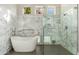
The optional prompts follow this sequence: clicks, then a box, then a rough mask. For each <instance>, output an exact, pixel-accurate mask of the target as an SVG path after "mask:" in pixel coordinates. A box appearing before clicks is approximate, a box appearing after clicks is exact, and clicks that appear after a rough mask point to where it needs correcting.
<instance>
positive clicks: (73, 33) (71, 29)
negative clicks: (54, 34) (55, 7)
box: [61, 4, 77, 54]
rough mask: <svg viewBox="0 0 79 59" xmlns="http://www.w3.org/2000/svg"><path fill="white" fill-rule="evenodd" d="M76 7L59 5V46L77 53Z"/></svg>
mask: <svg viewBox="0 0 79 59" xmlns="http://www.w3.org/2000/svg"><path fill="white" fill-rule="evenodd" d="M76 7H77V5H75V4H73V5H72V4H70V5H61V34H62V35H61V36H62V37H61V38H62V40H61V45H62V46H63V47H65V48H66V49H67V50H69V51H70V52H71V53H73V54H76V53H77V8H76Z"/></svg>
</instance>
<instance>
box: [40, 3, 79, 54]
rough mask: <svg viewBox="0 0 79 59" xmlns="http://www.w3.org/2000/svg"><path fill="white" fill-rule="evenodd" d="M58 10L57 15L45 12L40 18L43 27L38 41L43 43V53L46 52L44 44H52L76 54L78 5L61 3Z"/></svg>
mask: <svg viewBox="0 0 79 59" xmlns="http://www.w3.org/2000/svg"><path fill="white" fill-rule="evenodd" d="M56 8H58V7H56ZM59 12H60V14H59V15H52V16H51V15H47V14H46V15H44V16H43V17H42V18H41V19H42V27H43V28H42V34H41V36H40V38H41V39H40V43H41V44H42V45H43V47H42V48H43V54H46V51H47V48H46V46H50V47H51V46H52V45H61V46H62V47H64V48H66V49H67V50H68V51H70V52H71V53H72V54H77V40H78V35H77V33H78V32H77V31H78V29H77V27H78V26H77V21H78V20H77V13H78V7H77V5H76V4H63V5H60V10H59ZM51 50H52V48H51ZM52 53H53V52H52ZM49 54H50V53H49Z"/></svg>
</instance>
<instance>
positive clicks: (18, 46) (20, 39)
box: [11, 35, 37, 52]
mask: <svg viewBox="0 0 79 59" xmlns="http://www.w3.org/2000/svg"><path fill="white" fill-rule="evenodd" d="M11 43H12V46H13V49H14V51H16V52H32V51H34V50H35V48H36V45H37V37H36V36H31V37H29V36H28V37H25V36H19V35H18V36H12V37H11Z"/></svg>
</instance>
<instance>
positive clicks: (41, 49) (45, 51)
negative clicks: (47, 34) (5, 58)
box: [6, 45, 72, 55]
mask: <svg viewBox="0 0 79 59" xmlns="http://www.w3.org/2000/svg"><path fill="white" fill-rule="evenodd" d="M6 55H72V53H70V52H69V51H68V50H66V49H65V48H63V47H62V46H61V45H45V46H43V45H39V46H37V47H36V50H35V51H33V52H15V51H13V50H11V51H10V52H8V53H7V54H6Z"/></svg>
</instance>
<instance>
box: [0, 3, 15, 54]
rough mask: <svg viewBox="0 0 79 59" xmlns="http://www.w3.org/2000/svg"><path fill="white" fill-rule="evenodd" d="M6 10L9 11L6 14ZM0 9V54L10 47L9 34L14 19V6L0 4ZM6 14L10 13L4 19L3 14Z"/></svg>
mask: <svg viewBox="0 0 79 59" xmlns="http://www.w3.org/2000/svg"><path fill="white" fill-rule="evenodd" d="M1 9H2V10H1ZM7 10H9V11H10V12H11V13H10V14H8V12H7ZM0 11H1V12H0V54H1V55H2V54H6V53H7V52H8V51H9V50H10V49H11V42H10V36H11V32H12V29H13V27H14V23H15V22H14V21H15V20H16V6H15V5H6V4H5V5H1V4H0ZM6 14H8V15H10V18H7V19H5V18H4V17H3V16H4V15H6ZM5 17H7V16H5Z"/></svg>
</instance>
